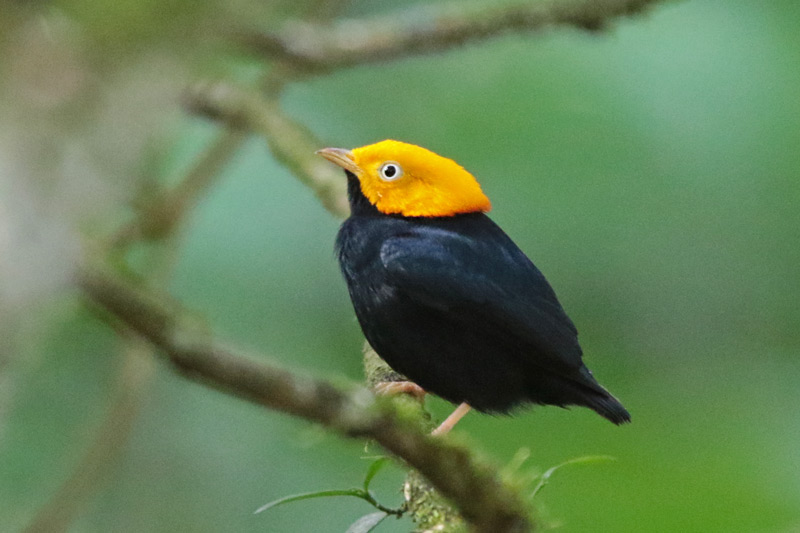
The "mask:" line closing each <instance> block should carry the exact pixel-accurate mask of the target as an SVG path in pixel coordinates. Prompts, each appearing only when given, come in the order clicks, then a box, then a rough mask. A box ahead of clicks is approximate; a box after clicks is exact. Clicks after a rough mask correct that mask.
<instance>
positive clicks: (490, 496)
mask: <svg viewBox="0 0 800 533" xmlns="http://www.w3.org/2000/svg"><path fill="white" fill-rule="evenodd" d="M78 285H79V286H80V287H81V288H82V289H83V291H84V293H85V294H86V295H87V297H88V298H89V299H90V300H91V301H92V302H93V303H95V304H96V305H98V306H100V307H101V308H102V309H104V310H105V311H107V312H108V315H107V316H108V318H109V320H111V321H112V322H114V323H117V322H122V323H123V324H124V325H125V326H127V327H128V328H130V329H131V330H132V331H133V332H135V333H136V334H138V335H139V336H141V337H142V338H144V339H146V340H147V341H149V342H150V343H152V344H153V345H155V346H156V347H157V348H158V349H159V350H160V352H161V353H163V354H164V355H165V356H166V358H167V360H168V361H169V362H170V363H171V365H172V366H173V368H174V369H176V370H177V371H178V372H180V373H181V374H182V375H184V376H186V377H187V378H189V379H192V380H194V381H198V382H201V383H204V384H206V385H209V386H211V387H213V388H216V389H219V390H221V391H223V392H226V393H228V394H232V395H234V396H238V397H240V398H243V399H245V400H247V401H250V402H253V403H256V404H259V405H263V406H265V407H269V408H271V409H274V410H277V411H281V412H284V413H287V414H290V415H293V416H297V417H300V418H304V419H306V420H310V421H312V422H316V423H319V424H322V425H323V426H325V427H328V428H330V429H333V430H335V431H337V432H339V433H341V434H343V435H345V436H348V437H354V438H359V439H364V438H369V439H373V440H375V441H376V442H377V443H378V444H380V445H381V446H382V447H383V448H385V449H386V450H387V451H388V452H390V453H391V454H392V455H393V456H394V457H396V458H398V459H400V460H402V461H403V462H405V463H406V464H408V465H409V466H411V467H413V468H415V469H417V470H418V471H419V472H420V473H422V474H423V475H424V476H425V477H426V478H427V479H428V480H429V481H430V483H431V484H432V485H433V486H434V487H435V488H436V489H437V490H438V491H439V493H440V494H442V495H443V496H445V497H447V498H449V499H450V500H451V501H452V502H453V503H454V504H455V505H456V506H457V508H458V509H459V511H460V513H461V514H462V516H463V517H464V519H465V520H466V521H467V523H468V524H470V526H471V527H472V529H473V530H475V531H493V532H506V531H508V532H512V531H513V532H521V531H530V530H531V529H532V522H531V519H530V517H529V515H528V511H527V510H526V506H525V503H524V499H523V498H522V496H521V495H519V494H516V493H515V492H514V491H512V490H511V489H510V488H509V487H507V486H506V485H504V484H503V483H502V481H501V480H500V479H499V478H498V476H497V473H496V469H494V468H492V467H491V466H489V465H487V464H485V463H482V462H479V461H477V460H476V459H475V458H474V457H473V455H472V454H471V453H470V452H469V451H468V450H466V449H465V448H462V447H459V446H455V445H453V444H451V443H449V442H447V441H446V440H445V439H440V438H434V437H431V436H430V435H428V434H427V432H426V431H425V430H423V429H422V428H421V427H420V425H419V422H418V421H417V420H415V419H414V418H413V417H409V416H407V414H405V415H404V412H403V410H402V409H399V408H398V407H397V405H396V404H394V403H392V402H389V401H379V400H377V399H376V398H375V397H374V396H373V395H372V394H371V393H369V392H368V391H366V390H365V389H362V388H356V389H353V390H349V391H345V390H342V389H340V388H337V387H334V386H333V385H331V384H330V383H328V382H326V381H322V380H317V379H312V378H308V377H302V376H298V375H295V374H293V373H291V372H289V371H287V370H285V369H283V368H280V367H278V366H275V365H270V364H266V363H263V362H259V361H256V360H254V359H252V358H249V357H246V356H243V355H240V354H238V353H236V352H234V351H233V350H230V349H227V348H223V347H221V346H219V345H217V344H216V343H215V342H214V341H213V339H212V338H211V337H210V335H208V334H207V333H206V332H205V330H203V329H202V328H198V327H193V325H192V324H193V323H192V321H191V320H188V319H186V318H184V317H185V316H186V314H185V313H183V312H182V311H181V310H180V309H178V308H176V307H172V306H169V305H166V304H165V303H163V302H162V301H161V300H159V299H158V298H156V297H155V296H154V295H153V294H150V293H147V292H145V291H142V290H140V289H138V288H137V287H135V286H133V285H131V284H129V283H127V282H124V281H122V280H120V279H118V278H116V277H114V276H112V275H110V274H108V273H106V272H104V271H102V270H99V269H92V268H86V269H84V270H82V271H81V273H80V275H79V276H78Z"/></svg>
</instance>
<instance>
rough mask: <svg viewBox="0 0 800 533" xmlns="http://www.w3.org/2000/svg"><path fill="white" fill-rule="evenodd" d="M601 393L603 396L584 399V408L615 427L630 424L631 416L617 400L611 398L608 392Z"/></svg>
mask: <svg viewBox="0 0 800 533" xmlns="http://www.w3.org/2000/svg"><path fill="white" fill-rule="evenodd" d="M603 392H605V394H601V393H598V394H592V395H591V396H589V397H588V398H586V400H587V402H586V406H587V407H589V408H590V409H593V410H594V411H596V412H597V414H599V415H600V416H602V417H604V418H607V419H608V420H610V421H611V422H613V423H615V424H617V425H619V424H624V423H626V422H630V421H631V415H630V413H628V410H627V409H625V407H623V406H622V404H621V403H619V400H617V399H616V398H614V397H613V396H611V394H609V393H608V391H603Z"/></svg>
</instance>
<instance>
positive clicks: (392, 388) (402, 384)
mask: <svg viewBox="0 0 800 533" xmlns="http://www.w3.org/2000/svg"><path fill="white" fill-rule="evenodd" d="M374 389H375V394H378V395H380V396H394V395H396V394H410V395H411V396H414V397H415V398H419V399H422V398H424V397H425V390H424V389H423V388H422V387H420V386H419V385H417V384H416V383H414V382H412V381H384V382H382V383H378V384H377V385H375V387H374Z"/></svg>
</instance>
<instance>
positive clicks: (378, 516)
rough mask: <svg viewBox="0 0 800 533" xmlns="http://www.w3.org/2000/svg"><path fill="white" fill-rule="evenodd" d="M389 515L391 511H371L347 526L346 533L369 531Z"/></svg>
mask: <svg viewBox="0 0 800 533" xmlns="http://www.w3.org/2000/svg"><path fill="white" fill-rule="evenodd" d="M387 516H389V513H385V512H383V511H378V512H377V513H370V514H368V515H364V516H362V517H361V518H359V519H358V520H356V521H355V522H353V524H352V525H351V526H350V527H348V528H347V532H346V533H369V532H370V531H372V530H373V529H375V527H376V526H377V525H378V524H380V523H381V522H383V519H384V518H386V517H387Z"/></svg>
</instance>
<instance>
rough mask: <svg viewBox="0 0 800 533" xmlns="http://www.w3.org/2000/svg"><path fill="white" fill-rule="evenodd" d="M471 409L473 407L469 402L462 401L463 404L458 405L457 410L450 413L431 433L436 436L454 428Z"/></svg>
mask: <svg viewBox="0 0 800 533" xmlns="http://www.w3.org/2000/svg"><path fill="white" fill-rule="evenodd" d="M470 409H472V407H470V406H469V404H468V403H466V402H464V403H462V404H461V405H459V406H458V407H456V410H455V411H453V412H452V413H450V416H448V417H447V418H446V419H445V420H444V422H442V423H441V424H440V425H439V427H438V428H436V429H434V430H433V431H432V432H431V435H434V436H435V435H444V434H445V433H447V432H448V431H450V430H451V429H453V426H455V425H456V424H457V423H458V421H459V420H461V419H462V418H464V415H465V414H467V413H469V410H470Z"/></svg>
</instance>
